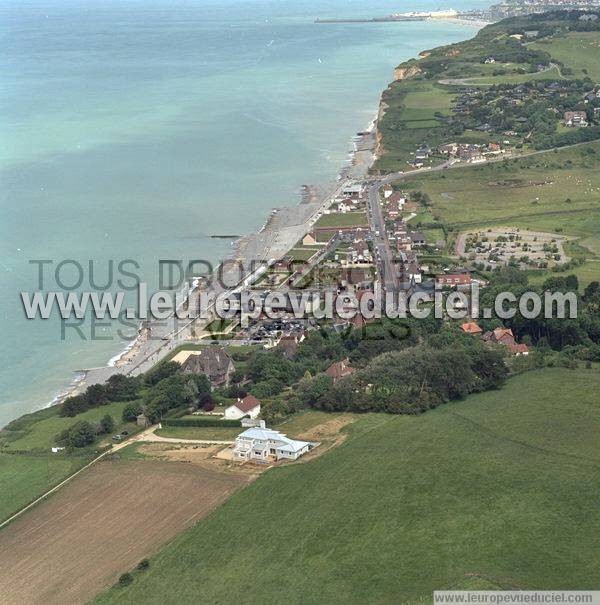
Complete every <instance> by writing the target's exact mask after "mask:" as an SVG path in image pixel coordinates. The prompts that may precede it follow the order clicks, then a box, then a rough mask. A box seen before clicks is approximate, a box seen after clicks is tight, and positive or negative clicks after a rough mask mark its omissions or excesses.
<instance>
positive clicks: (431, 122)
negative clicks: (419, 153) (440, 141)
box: [376, 80, 454, 170]
mask: <svg viewBox="0 0 600 605" xmlns="http://www.w3.org/2000/svg"><path fill="white" fill-rule="evenodd" d="M453 97H454V91H453V90H452V88H450V87H442V86H438V85H437V84H436V83H434V82H430V81H414V80H405V81H402V82H395V83H394V84H392V85H391V86H390V87H389V88H388V89H387V91H386V92H385V93H384V96H383V100H384V102H385V104H386V105H387V109H386V112H385V114H384V116H383V118H382V119H381V121H380V123H379V129H380V131H381V133H382V134H383V140H384V142H385V148H386V154H385V155H384V156H383V157H382V158H380V159H379V160H378V161H377V163H376V168H377V169H380V170H391V169H395V170H397V169H398V167H403V166H404V165H405V164H406V162H407V161H409V160H410V159H411V158H412V157H413V156H412V155H411V154H414V152H415V151H416V149H417V147H418V146H419V145H421V143H423V141H427V142H428V143H429V145H430V146H433V145H435V144H436V143H437V139H436V132H437V131H438V130H439V128H440V126H441V125H442V122H441V121H439V120H438V119H437V118H436V114H441V115H448V114H449V113H450V106H451V103H452V99H453Z"/></svg>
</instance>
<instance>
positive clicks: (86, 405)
mask: <svg viewBox="0 0 600 605" xmlns="http://www.w3.org/2000/svg"><path fill="white" fill-rule="evenodd" d="M141 385H142V382H141V379H140V378H138V377H133V376H123V375H122V374H114V375H113V376H111V377H110V378H109V379H108V380H107V382H106V384H92V385H90V386H89V387H88V388H87V389H86V391H85V392H84V393H82V394H81V395H74V396H73V397H67V398H66V399H65V400H64V401H63V403H62V405H61V408H60V415H61V416H69V417H72V416H77V414H81V412H85V411H86V410H89V409H91V408H96V407H99V406H101V405H106V404H107V403H110V402H111V401H131V400H133V399H137V398H138V397H139V391H140V388H141Z"/></svg>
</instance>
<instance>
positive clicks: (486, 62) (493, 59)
mask: <svg viewBox="0 0 600 605" xmlns="http://www.w3.org/2000/svg"><path fill="white" fill-rule="evenodd" d="M495 62H496V59H495V58H494V57H488V58H487V59H486V60H485V61H484V63H485V64H488V65H489V64H493V63H495Z"/></svg>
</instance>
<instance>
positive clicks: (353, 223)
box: [315, 212, 367, 228]
mask: <svg viewBox="0 0 600 605" xmlns="http://www.w3.org/2000/svg"><path fill="white" fill-rule="evenodd" d="M366 224H367V213H366V212H346V214H341V213H340V214H324V215H323V216H321V218H319V220H318V221H317V222H316V223H315V227H316V228H323V227H364V226H365V225H366Z"/></svg>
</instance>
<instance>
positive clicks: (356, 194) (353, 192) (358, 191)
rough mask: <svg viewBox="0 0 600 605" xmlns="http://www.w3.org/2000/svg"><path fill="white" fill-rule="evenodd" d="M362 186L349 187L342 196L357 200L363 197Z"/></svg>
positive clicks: (343, 191) (345, 188)
mask: <svg viewBox="0 0 600 605" xmlns="http://www.w3.org/2000/svg"><path fill="white" fill-rule="evenodd" d="M362 192H363V188H362V185H347V186H346V187H344V189H343V190H342V195H343V196H344V197H347V198H351V199H353V200H357V199H359V198H360V197H361V196H362Z"/></svg>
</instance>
